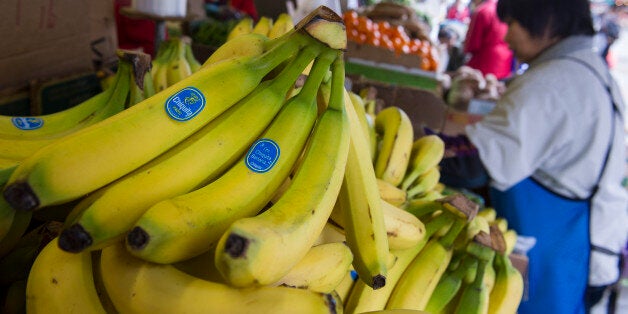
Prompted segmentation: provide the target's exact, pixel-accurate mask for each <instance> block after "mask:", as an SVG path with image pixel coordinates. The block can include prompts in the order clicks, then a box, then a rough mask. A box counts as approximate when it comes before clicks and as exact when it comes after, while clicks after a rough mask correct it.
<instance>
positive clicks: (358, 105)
mask: <svg viewBox="0 0 628 314" xmlns="http://www.w3.org/2000/svg"><path fill="white" fill-rule="evenodd" d="M345 97H347V98H348V100H345V101H351V104H352V105H353V108H354V109H355V112H356V113H357V114H358V118H360V125H361V126H362V129H363V131H364V133H365V135H364V136H365V137H366V138H367V139H368V140H369V144H370V145H369V148H370V152H371V159H374V158H375V154H376V153H377V133H376V131H375V125H374V122H375V121H374V120H372V119H370V116H368V115H367V114H366V111H365V109H364V102H363V101H362V97H360V96H359V95H358V94H356V93H354V92H352V91H347V94H346V96H345ZM395 187H396V186H395Z"/></svg>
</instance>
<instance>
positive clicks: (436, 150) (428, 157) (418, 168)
mask: <svg viewBox="0 0 628 314" xmlns="http://www.w3.org/2000/svg"><path fill="white" fill-rule="evenodd" d="M444 154H445V142H443V140H442V139H441V138H440V137H438V135H425V136H422V137H420V138H418V139H417V140H415V141H414V143H412V150H411V153H410V165H409V167H408V171H407V172H406V174H405V177H404V179H403V182H402V183H401V188H402V189H404V190H407V189H408V187H410V185H411V184H412V183H413V182H414V181H415V180H416V179H417V178H418V177H419V176H420V175H421V174H423V173H425V172H426V171H427V170H429V169H431V168H433V167H435V166H436V165H438V164H439V163H440V161H441V160H442V159H443V155H444Z"/></svg>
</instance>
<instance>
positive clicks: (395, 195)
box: [377, 178, 408, 207]
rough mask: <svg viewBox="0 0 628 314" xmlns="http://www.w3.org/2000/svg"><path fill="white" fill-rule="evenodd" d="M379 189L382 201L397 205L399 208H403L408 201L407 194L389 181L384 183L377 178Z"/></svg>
mask: <svg viewBox="0 0 628 314" xmlns="http://www.w3.org/2000/svg"><path fill="white" fill-rule="evenodd" d="M377 187H378V189H379V196H380V197H381V198H382V200H384V201H386V202H388V203H390V204H392V205H395V206H397V207H403V206H404V204H405V203H406V200H407V198H408V197H407V196H408V195H407V192H406V191H405V190H402V189H400V188H398V187H396V186H394V185H392V184H391V183H390V182H388V181H384V180H382V179H380V178H377Z"/></svg>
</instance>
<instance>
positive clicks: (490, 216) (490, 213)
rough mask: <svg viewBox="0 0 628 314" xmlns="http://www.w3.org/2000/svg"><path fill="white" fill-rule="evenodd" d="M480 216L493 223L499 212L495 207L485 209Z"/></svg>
mask: <svg viewBox="0 0 628 314" xmlns="http://www.w3.org/2000/svg"><path fill="white" fill-rule="evenodd" d="M478 216H482V217H484V219H486V221H487V222H489V223H491V222H493V221H495V218H497V211H496V210H495V208H493V207H484V208H482V209H481V210H480V211H479V212H478Z"/></svg>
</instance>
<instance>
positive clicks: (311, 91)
mask: <svg viewBox="0 0 628 314" xmlns="http://www.w3.org/2000/svg"><path fill="white" fill-rule="evenodd" d="M335 57H336V54H335V52H330V51H326V52H324V53H323V54H322V55H320V56H319V57H318V58H316V61H314V65H313V66H312V70H311V71H310V74H309V76H308V78H307V80H306V81H305V84H304V85H303V88H302V89H301V91H300V92H299V96H300V97H304V99H316V93H317V92H318V88H319V86H320V85H321V82H322V81H323V78H324V77H325V74H326V73H327V71H328V70H329V66H330V65H331V63H332V62H333V61H334V58H335Z"/></svg>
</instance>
